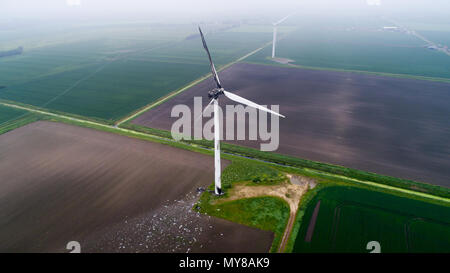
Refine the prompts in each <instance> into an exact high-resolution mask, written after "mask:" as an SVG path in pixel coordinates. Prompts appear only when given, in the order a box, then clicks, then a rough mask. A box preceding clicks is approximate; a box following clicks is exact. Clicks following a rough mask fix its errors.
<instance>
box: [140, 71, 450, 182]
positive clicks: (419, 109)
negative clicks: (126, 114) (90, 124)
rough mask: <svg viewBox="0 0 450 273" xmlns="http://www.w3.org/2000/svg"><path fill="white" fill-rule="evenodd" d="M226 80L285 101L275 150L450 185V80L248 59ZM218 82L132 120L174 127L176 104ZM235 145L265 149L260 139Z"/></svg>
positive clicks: (229, 85)
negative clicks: (172, 114)
mask: <svg viewBox="0 0 450 273" xmlns="http://www.w3.org/2000/svg"><path fill="white" fill-rule="evenodd" d="M220 79H221V82H222V85H224V86H225V87H226V89H228V90H229V91H232V92H235V93H236V94H238V95H241V96H244V97H245V98H248V99H250V100H253V101H255V102H257V103H260V104H263V105H264V104H266V105H267V104H278V105H280V112H281V113H282V114H284V115H285V116H286V119H280V146H279V148H278V150H277V151H276V152H277V153H281V154H287V155H292V156H296V157H300V158H306V159H310V160H315V161H320V162H327V163H332V164H338V165H343V166H347V167H351V168H356V169H362V170H366V171H371V172H376V173H380V174H384V175H390V176H396V177H401V178H406V179H414V180H418V181H423V182H428V183H433V184H438V185H443V186H447V187H449V186H450V180H449V177H450V168H449V166H450V141H449V139H450V127H449V124H450V119H449V117H450V84H447V83H439V82H430V81H421V80H412V79H400V78H390V77H382V76H375V75H365V74H358V73H350V72H335V71H317V70H306V69H297V68H284V67H275V66H267V65H254V64H246V63H238V64H235V65H233V66H231V67H229V68H227V69H225V70H223V71H222V72H221V73H220ZM213 86H214V85H213V82H212V80H211V79H208V80H206V81H203V82H201V83H199V84H198V85H196V86H194V87H192V88H190V89H188V90H186V91H185V92H183V93H181V94H179V95H177V96H176V97H174V98H172V99H171V100H169V101H167V102H165V103H163V104H161V105H159V106H157V107H155V108H153V109H151V110H149V111H148V112H146V113H144V114H143V115H141V116H139V117H138V118H136V119H135V120H134V121H133V122H134V123H136V124H140V125H144V126H148V127H153V128H158V129H164V130H170V128H171V126H172V124H173V122H174V121H176V120H177V118H171V117H170V111H171V109H172V107H173V106H174V105H176V104H186V105H188V106H192V105H193V97H194V96H202V97H203V105H206V104H207V103H208V101H207V91H208V90H210V89H212V88H213ZM220 104H221V106H222V108H224V107H223V106H224V105H227V104H230V105H231V104H235V103H233V102H231V101H230V100H228V99H226V98H222V97H221V99H220ZM191 109H193V108H191ZM206 120H207V119H205V120H204V121H205V122H206ZM224 127H225V128H226V126H224ZM247 128H248V126H247ZM233 143H235V144H238V145H245V146H249V147H253V148H258V149H259V143H260V142H259V141H234V142H233Z"/></svg>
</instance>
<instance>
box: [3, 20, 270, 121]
mask: <svg viewBox="0 0 450 273" xmlns="http://www.w3.org/2000/svg"><path fill="white" fill-rule="evenodd" d="M81 29H82V30H87V31H86V32H87V33H82V31H81V30H80V29H74V30H69V31H67V33H69V34H72V36H71V38H70V39H69V38H68V37H67V35H68V34H67V33H66V34H63V33H59V32H58V31H57V30H54V31H53V32H52V31H51V29H45V31H42V33H40V32H39V31H38V33H40V36H39V35H32V34H30V33H29V32H26V33H25V34H29V35H25V34H23V33H22V35H19V34H16V36H17V37H16V36H14V35H13V34H14V31H12V32H11V31H9V32H8V35H7V36H8V37H9V38H10V40H8V45H9V46H10V47H13V46H18V45H22V46H24V53H23V54H22V55H18V56H12V57H5V58H1V59H0V86H2V88H1V89H0V99H6V100H9V101H17V102H20V103H25V104H29V105H33V106H38V107H43V108H48V109H50V110H57V111H61V112H67V113H71V114H76V115H81V116H86V117H90V118H96V119H102V120H108V121H115V120H118V119H119V118H120V117H123V116H125V115H127V114H129V113H130V112H133V111H134V110H136V109H138V108H140V107H142V106H144V105H146V104H148V103H151V102H153V101H155V100H157V99H158V98H160V97H163V96H164V95H166V94H168V93H170V92H172V91H174V90H177V89H179V88H181V87H183V86H184V85H186V84H188V83H189V82H191V81H194V80H195V79H197V78H199V77H201V76H203V75H205V74H207V73H208V72H209V64H208V62H207V58H206V55H205V52H204V51H203V49H202V46H201V42H200V40H199V39H198V38H196V39H185V38H186V37H187V36H189V35H191V34H194V33H196V31H197V29H196V27H195V26H193V25H152V24H137V25H133V24H124V25H115V24H113V25H106V26H104V25H102V26H91V27H90V28H87V27H84V28H83V27H82V28H81ZM18 32H20V31H18ZM52 33H53V35H54V36H53V38H52V36H51V35H52ZM206 36H207V39H208V43H209V46H210V48H211V51H213V52H214V54H213V57H214V60H215V63H216V65H217V66H218V67H220V66H222V65H224V64H227V63H229V62H232V61H234V60H235V59H237V58H239V57H241V56H243V55H245V54H247V53H249V52H251V51H253V50H254V49H256V48H259V47H261V46H262V45H263V44H265V43H267V42H268V41H270V33H264V32H254V33H248V32H216V33H212V34H207V35H206ZM26 37H28V40H27V39H26ZM38 37H40V38H41V40H39V39H38ZM64 39H67V40H66V41H65V40H64Z"/></svg>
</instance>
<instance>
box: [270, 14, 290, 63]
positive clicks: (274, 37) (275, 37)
mask: <svg viewBox="0 0 450 273" xmlns="http://www.w3.org/2000/svg"><path fill="white" fill-rule="evenodd" d="M291 15H292V14H289V15H287V16H286V17H284V18H282V19H281V20H279V21H278V22H275V23H272V25H273V41H272V58H275V47H276V44H277V26H278V25H279V24H281V23H283V22H284V21H285V20H286V19H287V18H289V17H290V16H291Z"/></svg>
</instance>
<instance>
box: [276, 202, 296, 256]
mask: <svg viewBox="0 0 450 273" xmlns="http://www.w3.org/2000/svg"><path fill="white" fill-rule="evenodd" d="M296 212H297V210H296V211H291V212H290V214H289V220H288V223H287V225H286V229H285V230H284V234H283V238H282V239H281V242H280V246H279V247H278V251H277V252H278V253H283V252H284V251H285V249H286V245H287V242H288V240H289V237H290V235H291V231H292V228H293V227H294V222H295V215H296Z"/></svg>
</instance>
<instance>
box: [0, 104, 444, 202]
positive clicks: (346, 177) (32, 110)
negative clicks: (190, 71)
mask: <svg viewBox="0 0 450 273" xmlns="http://www.w3.org/2000/svg"><path fill="white" fill-rule="evenodd" d="M0 105H3V106H7V107H11V108H16V109H22V110H26V111H29V112H33V113H38V114H43V115H47V116H53V117H58V118H61V119H65V120H70V121H76V122H79V123H84V124H90V125H94V126H99V127H102V128H107V129H110V130H113V131H114V130H116V131H118V132H123V133H128V134H132V135H135V136H144V137H148V138H150V139H159V140H163V141H166V142H173V143H179V144H181V145H185V146H190V147H195V148H198V149H202V150H207V151H212V148H207V147H201V146H199V145H195V144H189V143H185V142H180V141H175V140H173V139H170V138H166V137H161V136H157V135H153V134H150V133H143V132H139V131H136V130H131V129H125V128H120V127H117V126H113V125H107V124H103V123H99V122H94V121H89V120H84V119H80V118H74V117H70V116H65V115H60V114H55V113H51V112H46V111H43V110H37V109H33V108H28V107H24V106H19V105H15V104H10V103H5V102H1V101H0ZM222 154H226V155H231V156H235V157H240V158H246V159H251V160H254V161H259V162H263V163H268V164H272V165H276V166H281V167H291V168H296V169H297V167H295V166H289V165H286V164H280V163H275V162H271V161H267V160H262V159H259V158H253V157H248V156H243V155H239V154H234V153H229V152H222ZM304 169H306V170H308V171H310V172H313V173H316V174H324V175H329V176H332V177H336V178H341V179H345V180H349V181H352V182H354V183H359V184H365V185H369V186H373V187H376V188H377V187H378V188H383V189H387V190H390V191H395V192H401V193H406V194H408V195H414V196H419V197H422V198H425V199H432V200H437V201H441V202H444V203H449V204H450V198H445V197H440V196H436V195H432V194H428V193H423V192H418V191H414V190H408V189H403V188H398V187H394V186H389V185H385V184H381V183H376V182H370V181H364V180H358V179H356V178H351V177H348V176H343V175H338V174H333V173H327V172H323V171H319V170H314V169H311V168H304Z"/></svg>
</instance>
